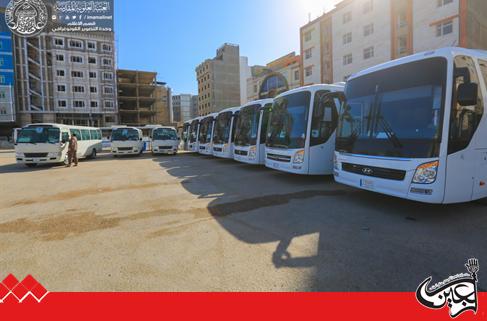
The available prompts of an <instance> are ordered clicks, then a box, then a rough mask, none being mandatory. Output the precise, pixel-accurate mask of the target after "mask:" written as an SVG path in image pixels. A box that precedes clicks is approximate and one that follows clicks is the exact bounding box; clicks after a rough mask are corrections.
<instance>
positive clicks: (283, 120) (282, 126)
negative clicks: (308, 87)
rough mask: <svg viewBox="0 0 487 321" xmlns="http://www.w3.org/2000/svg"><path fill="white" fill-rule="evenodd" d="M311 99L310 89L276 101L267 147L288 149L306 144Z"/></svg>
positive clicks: (268, 131) (268, 132)
mask: <svg viewBox="0 0 487 321" xmlns="http://www.w3.org/2000/svg"><path fill="white" fill-rule="evenodd" d="M310 101H311V93H310V92H309V91H302V92H297V93H294V94H289V95H286V96H282V97H280V98H277V99H276V100H275V101H274V104H273V106H272V112H271V116H270V120H269V128H268V130H267V141H266V145H267V147H275V148H284V149H288V148H303V147H304V146H305V143H306V132H307V127H308V126H307V125H308V114H309V107H310Z"/></svg>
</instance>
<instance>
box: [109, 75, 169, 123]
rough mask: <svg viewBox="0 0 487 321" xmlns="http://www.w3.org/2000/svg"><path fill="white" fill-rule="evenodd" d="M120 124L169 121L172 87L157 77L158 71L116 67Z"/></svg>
mask: <svg viewBox="0 0 487 321" xmlns="http://www.w3.org/2000/svg"><path fill="white" fill-rule="evenodd" d="M117 85H118V105H119V114H120V124H121V125H128V126H145V125H155V124H160V125H170V124H171V123H172V113H171V109H170V107H171V104H170V99H171V98H170V97H171V90H170V88H169V87H167V86H166V84H165V83H162V82H158V81H157V73H156V72H149V71H139V70H117Z"/></svg>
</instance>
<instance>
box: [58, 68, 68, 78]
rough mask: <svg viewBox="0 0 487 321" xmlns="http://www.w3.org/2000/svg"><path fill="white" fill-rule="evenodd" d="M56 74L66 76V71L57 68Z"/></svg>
mask: <svg viewBox="0 0 487 321" xmlns="http://www.w3.org/2000/svg"><path fill="white" fill-rule="evenodd" d="M56 76H57V77H64V76H66V71H64V70H62V69H58V70H56Z"/></svg>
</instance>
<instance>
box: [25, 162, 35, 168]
mask: <svg viewBox="0 0 487 321" xmlns="http://www.w3.org/2000/svg"><path fill="white" fill-rule="evenodd" d="M25 166H27V167H29V168H34V167H37V164H34V163H32V164H25Z"/></svg>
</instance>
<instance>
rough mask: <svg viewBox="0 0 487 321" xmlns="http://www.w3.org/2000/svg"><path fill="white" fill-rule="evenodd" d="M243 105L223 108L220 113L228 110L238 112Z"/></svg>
mask: <svg viewBox="0 0 487 321" xmlns="http://www.w3.org/2000/svg"><path fill="white" fill-rule="evenodd" d="M241 108H242V107H240V106H239V107H230V108H227V109H223V110H222V111H220V112H219V113H218V115H220V114H223V113H228V112H231V113H234V114H235V113H236V112H237V111H239V110H240V109H241Z"/></svg>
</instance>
